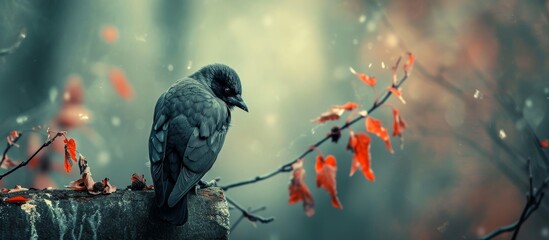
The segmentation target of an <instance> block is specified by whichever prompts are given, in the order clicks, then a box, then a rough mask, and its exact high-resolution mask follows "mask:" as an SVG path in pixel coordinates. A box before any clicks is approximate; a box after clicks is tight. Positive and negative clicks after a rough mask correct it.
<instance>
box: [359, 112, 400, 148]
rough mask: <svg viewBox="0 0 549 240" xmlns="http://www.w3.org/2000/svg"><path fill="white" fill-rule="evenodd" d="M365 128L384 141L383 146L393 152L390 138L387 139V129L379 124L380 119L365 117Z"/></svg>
mask: <svg viewBox="0 0 549 240" xmlns="http://www.w3.org/2000/svg"><path fill="white" fill-rule="evenodd" d="M366 130H367V131H368V132H371V133H373V134H375V135H376V136H378V137H379V138H381V140H383V141H384V142H385V146H386V147H387V149H388V150H389V151H390V152H391V153H393V152H394V151H393V147H392V146H391V140H390V139H389V134H388V133H387V129H385V128H384V127H383V125H382V124H381V121H379V120H377V119H374V118H372V117H367V118H366Z"/></svg>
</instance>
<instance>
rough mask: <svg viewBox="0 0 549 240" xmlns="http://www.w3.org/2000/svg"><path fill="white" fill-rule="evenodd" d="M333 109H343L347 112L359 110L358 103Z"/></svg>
mask: <svg viewBox="0 0 549 240" xmlns="http://www.w3.org/2000/svg"><path fill="white" fill-rule="evenodd" d="M332 108H339V109H343V110H345V111H352V110H355V109H356V108H358V103H354V102H347V103H345V104H343V105H339V106H333V107H332Z"/></svg>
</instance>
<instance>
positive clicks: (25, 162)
mask: <svg viewBox="0 0 549 240" xmlns="http://www.w3.org/2000/svg"><path fill="white" fill-rule="evenodd" d="M65 134H66V132H64V131H59V132H57V133H55V135H54V136H53V137H52V138H51V139H50V138H48V140H46V141H45V142H44V143H43V144H42V146H40V148H38V150H36V152H34V153H33V154H32V155H31V156H30V157H29V158H28V159H27V160H26V161H23V162H21V163H20V164H19V165H17V167H14V168H12V169H10V170H9V171H7V172H6V173H4V174H2V175H0V180H2V179H3V178H4V177H6V176H8V175H10V174H11V173H12V172H15V171H16V170H17V169H19V168H21V167H24V166H26V165H27V164H29V162H30V161H31V160H32V159H33V158H34V157H35V156H36V155H37V154H38V153H39V152H40V151H42V149H44V148H45V147H47V146H49V145H50V144H51V143H52V142H53V141H55V139H56V138H57V137H59V136H64V135H65Z"/></svg>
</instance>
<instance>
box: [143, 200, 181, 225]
mask: <svg viewBox="0 0 549 240" xmlns="http://www.w3.org/2000/svg"><path fill="white" fill-rule="evenodd" d="M149 218H150V219H151V220H153V221H162V222H168V223H170V224H172V225H176V226H181V225H183V224H185V223H186V222H187V219H188V218H189V211H188V209H187V194H185V196H183V197H182V198H181V199H180V200H179V202H178V203H177V204H175V206H173V207H169V206H168V203H164V204H162V206H160V207H158V206H157V205H156V204H153V206H152V207H151V211H150V212H149Z"/></svg>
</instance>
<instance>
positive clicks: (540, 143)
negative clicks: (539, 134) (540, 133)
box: [539, 139, 549, 149]
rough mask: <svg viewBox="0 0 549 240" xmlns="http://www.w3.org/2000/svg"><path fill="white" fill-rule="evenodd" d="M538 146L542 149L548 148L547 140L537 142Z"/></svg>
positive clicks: (548, 141)
mask: <svg viewBox="0 0 549 240" xmlns="http://www.w3.org/2000/svg"><path fill="white" fill-rule="evenodd" d="M539 146H540V147H541V148H543V149H545V148H549V140H548V139H543V140H541V141H539Z"/></svg>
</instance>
